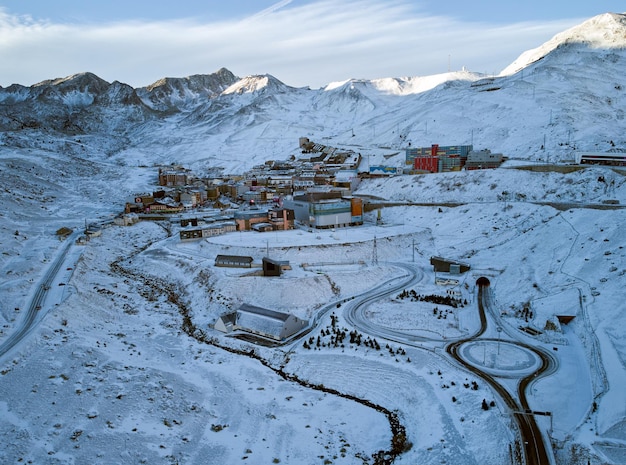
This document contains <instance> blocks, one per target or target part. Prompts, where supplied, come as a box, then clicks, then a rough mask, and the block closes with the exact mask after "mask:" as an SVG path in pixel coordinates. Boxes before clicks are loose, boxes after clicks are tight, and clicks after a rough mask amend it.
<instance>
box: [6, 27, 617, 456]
mask: <svg viewBox="0 0 626 465" xmlns="http://www.w3.org/2000/svg"><path fill="white" fill-rule="evenodd" d="M624 21H625V20H624V16H623V15H602V16H600V17H598V18H595V19H593V20H591V21H588V22H586V23H584V24H583V25H581V26H580V27H578V28H573V29H572V30H570V31H566V32H565V33H564V34H562V35H560V36H558V37H556V38H555V39H554V40H553V41H551V42H549V43H546V44H544V46H542V47H539V48H538V49H536V50H533V51H529V52H528V53H526V54H523V55H522V56H521V57H520V59H519V60H517V61H516V62H515V63H514V64H512V65H511V67H510V69H507V70H506V72H505V73H503V74H502V76H500V77H486V76H480V75H476V74H473V73H469V72H465V71H462V72H453V73H449V74H448V75H440V76H433V77H426V78H402V79H381V80H376V81H361V80H349V81H345V82H342V83H336V84H331V85H329V86H328V87H327V88H326V89H320V90H317V91H311V90H310V89H293V88H289V87H288V86H285V85H283V84H282V83H280V82H278V81H277V80H276V79H273V78H271V77H269V76H263V77H248V78H245V79H243V80H241V81H238V82H237V83H235V84H233V86H234V87H230V88H229V90H228V89H227V91H224V93H223V95H221V96H220V97H219V98H216V99H212V98H209V97H208V96H207V95H208V94H207V95H205V94H202V95H200V94H197V93H193V92H191V93H190V94H189V95H191V97H193V98H190V99H188V100H185V101H184V102H182V101H181V102H178V103H177V104H180V107H178V108H176V105H174V103H172V102H173V101H174V100H176V99H175V98H174V97H173V96H170V97H171V98H172V101H168V100H167V98H166V97H167V95H166V96H165V97H164V99H163V101H159V99H158V98H157V97H158V96H155V101H154V102H151V103H150V105H148V106H149V107H150V108H149V109H148V108H147V107H146V105H144V103H142V102H141V101H139V97H138V96H137V94H134V96H133V92H134V90H133V89H131V88H129V87H128V86H126V87H124V86H123V85H121V84H119V83H116V84H114V85H111V87H110V88H109V87H107V83H103V82H100V81H98V80H97V78H96V77H95V76H89V75H82V76H78V77H76V78H75V79H67V83H66V84H67V86H68V89H69V90H68V89H66V90H63V89H61V87H60V86H59V89H60V90H59V89H56V88H54V89H52V88H48V89H47V91H49V92H47V94H46V99H47V100H45V99H44V100H45V101H44V102H43V103H41V101H40V100H39V99H38V98H32V96H30V97H29V89H27V88H18V87H16V88H14V89H2V92H1V93H0V94H1V95H0V99H2V101H1V103H2V105H3V108H8V109H9V111H8V112H7V113H6V114H5V113H2V115H0V123H1V124H2V125H3V126H2V127H3V130H2V132H0V175H1V176H2V180H3V184H2V188H1V189H0V204H1V205H2V209H1V210H0V242H1V243H2V254H1V255H0V275H1V276H2V280H0V347H4V344H5V343H6V341H7V339H8V338H9V337H10V335H11V334H14V333H15V331H16V330H17V329H18V328H20V327H21V326H22V325H23V323H24V322H25V321H26V320H27V314H28V312H29V306H30V304H31V302H33V301H34V300H35V299H37V298H38V296H39V297H40V296H41V288H42V285H43V283H44V277H45V276H46V273H47V272H48V271H49V269H50V267H52V266H53V265H54V264H55V258H56V257H58V256H59V254H60V253H61V251H62V250H63V248H64V246H65V243H64V242H61V241H60V240H59V239H58V238H57V237H56V235H55V232H56V231H57V230H58V229H60V228H62V227H70V228H73V229H75V230H80V229H82V228H84V226H85V224H86V223H90V222H95V221H98V222H106V221H109V220H111V218H112V216H113V215H115V214H117V213H119V212H120V211H121V210H122V208H123V205H124V201H125V200H126V198H127V197H128V196H129V195H132V194H133V193H136V192H150V191H151V190H152V189H153V188H154V187H155V183H156V168H155V166H156V165H159V164H169V163H174V162H176V163H182V164H184V165H185V166H189V167H191V168H193V169H194V170H195V171H196V172H198V173H200V174H202V173H203V172H205V171H208V170H216V169H222V170H223V171H224V172H227V173H237V172H242V171H244V170H245V169H249V168H251V166H252V165H255V164H262V163H265V162H266V161H267V160H270V159H272V160H276V159H278V160H281V159H283V160H284V159H288V158H289V157H290V155H293V154H294V153H297V150H298V148H297V140H298V137H300V136H307V137H310V138H311V140H314V141H316V142H320V143H324V144H328V145H331V146H335V147H341V148H349V149H353V150H355V151H357V152H360V153H362V155H363V159H364V166H362V167H361V168H362V169H363V170H367V169H368V166H367V164H372V165H374V164H375V165H380V164H385V165H388V166H396V167H397V166H403V167H404V166H405V164H404V152H403V149H404V148H406V147H407V146H409V145H410V144H412V146H414V147H415V146H430V144H433V143H439V144H442V145H454V144H466V143H472V144H474V146H475V147H476V148H477V149H481V148H489V149H491V150H492V151H494V152H503V153H504V154H505V155H506V156H508V157H509V161H508V162H507V164H506V167H505V168H501V169H497V170H490V171H474V172H455V173H445V174H438V175H417V176H397V177H393V178H389V179H373V180H368V181H364V182H363V183H362V184H361V185H360V186H359V190H358V192H357V193H356V194H357V195H364V196H370V198H377V199H381V200H385V201H389V202H391V203H393V204H394V205H396V206H394V207H386V208H382V209H381V218H382V223H379V224H377V221H376V219H377V212H373V213H370V214H368V216H367V221H366V224H365V225H364V226H362V227H358V228H349V229H337V230H335V231H329V230H327V231H314V232H309V231H307V230H295V231H288V232H272V233H252V232H250V233H246V232H237V233H233V234H229V235H225V236H219V237H215V238H212V239H210V240H204V241H198V242H185V243H181V242H180V241H179V240H178V236H177V232H178V230H177V226H176V225H169V226H168V225H164V224H154V223H139V224H137V225H134V226H131V227H107V228H105V229H104V231H103V234H102V235H101V236H100V237H96V238H94V239H92V240H91V241H90V242H89V243H88V244H87V245H84V246H78V245H76V246H72V247H71V249H70V252H69V253H68V255H67V257H66V259H65V262H64V263H63V265H62V266H61V267H60V271H59V273H58V274H57V275H56V277H55V279H54V280H53V281H52V282H51V283H49V287H50V289H48V290H47V291H46V293H45V299H44V300H43V302H42V306H41V309H40V310H39V311H38V313H37V314H36V318H35V325H34V327H33V328H32V329H31V331H30V332H29V334H28V335H27V336H26V337H25V338H24V339H23V340H22V341H21V343H20V344H19V345H18V346H16V347H15V348H13V349H11V350H9V351H8V352H7V353H6V354H4V355H2V356H1V357H0V419H1V420H2V421H0V445H1V446H2V447H0V462H2V463H33V464H40V463H45V464H57V463H58V464H67V463H69V464H72V463H74V464H83V463H94V464H96V463H100V464H110V463H124V464H135V463H150V464H161V463H163V464H170V463H172V464H173V463H186V464H189V463H193V464H224V463H288V464H304V463H306V464H309V463H311V464H313V463H327V464H330V463H336V464H363V463H370V464H372V463H374V458H373V456H374V454H375V453H377V452H378V451H381V450H390V447H391V444H392V442H393V441H394V438H393V437H392V435H393V433H392V431H394V430H392V428H391V427H390V422H389V418H390V417H392V416H393V414H396V415H397V418H398V420H399V422H400V424H401V425H402V426H403V427H404V428H405V431H406V442H405V443H404V444H405V445H406V446H407V449H408V450H406V451H405V452H404V453H403V454H401V455H399V456H398V457H397V458H396V460H395V463H397V464H407V465H408V464H415V463H420V464H441V463H459V464H506V463H515V462H514V460H513V459H512V458H511V457H512V456H514V455H515V454H513V453H511V450H515V448H516V447H515V441H516V440H518V434H517V431H516V428H515V427H514V424H513V419H512V415H511V412H510V411H509V410H508V409H507V407H506V406H505V404H504V403H503V402H502V399H500V397H499V395H498V394H497V393H496V391H494V390H493V389H492V388H490V387H489V385H488V384H487V383H486V382H484V381H483V380H482V379H480V378H479V377H477V376H476V375H474V374H472V373H471V372H469V371H467V370H466V369H464V368H463V367H461V366H460V365H458V364H457V363H455V362H454V361H453V360H452V359H451V358H450V357H449V356H448V355H447V353H446V351H445V346H446V344H447V343H449V342H451V341H454V340H457V339H463V338H467V337H469V336H470V335H471V334H474V333H475V332H476V330H477V328H478V327H479V317H478V311H477V301H476V297H477V289H476V280H477V279H478V278H479V277H487V278H488V279H489V281H490V283H491V285H490V292H491V293H490V296H491V301H492V302H493V303H494V305H493V308H491V309H490V310H489V315H488V318H489V321H490V325H489V327H488V331H487V333H485V335H484V336H483V337H482V339H478V340H476V341H473V342H468V343H467V344H465V345H463V346H462V347H461V349H460V352H461V353H462V355H463V357H464V358H465V360H466V361H467V362H469V363H470V364H471V365H473V366H476V367H479V368H480V369H482V370H483V371H484V372H486V373H489V374H491V375H492V376H494V377H496V379H497V380H498V382H499V383H500V384H501V385H503V386H504V387H506V389H507V390H508V392H510V393H511V394H512V395H514V396H515V393H516V387H517V383H518V381H519V379H520V378H521V377H522V376H525V375H526V374H528V373H531V372H532V371H533V370H534V369H535V368H536V366H537V364H538V360H537V357H536V356H535V355H534V353H533V352H532V351H530V350H528V349H527V348H524V347H523V346H521V345H518V344H516V342H520V343H525V344H529V345H531V346H534V347H538V348H543V349H544V350H545V351H546V352H548V353H550V354H551V355H552V357H553V358H554V359H555V360H556V362H557V363H556V369H555V370H554V372H552V373H549V374H548V375H546V376H544V377H541V378H539V379H537V380H535V381H534V382H533V383H531V384H530V386H529V388H528V390H527V393H526V394H527V397H528V402H529V406H530V408H531V409H532V410H534V411H540V412H550V413H551V415H550V416H537V418H536V420H537V422H538V424H539V425H540V427H541V429H542V432H543V436H544V438H545V439H546V440H547V443H548V444H551V446H552V452H553V454H554V457H555V460H554V463H555V464H557V465H565V464H568V465H570V464H572V465H585V464H588V463H603V464H605V463H606V464H624V463H626V403H625V402H624V395H623V386H624V385H625V382H626V343H625V342H624V341H625V338H624V330H623V328H624V300H623V289H624V288H625V287H626V266H625V263H626V260H624V254H625V252H624V247H625V246H626V244H625V242H626V240H625V238H624V235H623V231H622V230H621V229H622V228H621V227H622V225H623V224H624V223H625V220H626V217H625V216H626V212H625V211H624V209H623V208H622V207H623V205H625V204H626V177H625V175H624V172H619V171H614V170H611V169H609V168H587V169H584V170H575V169H574V168H573V167H571V166H568V165H565V164H562V165H561V166H560V167H561V169H562V171H563V172H557V171H551V170H550V169H549V168H547V164H548V163H553V162H564V163H567V162H571V161H572V160H573V159H574V154H575V152H576V151H578V150H594V151H596V150H597V151H606V150H608V149H611V148H613V147H617V148H620V147H624V146H626V140H625V139H624V135H623V120H624V111H625V110H626V108H625V107H624V102H625V100H624V99H623V95H622V93H623V89H624V86H626V83H624V82H623V76H624V75H623V59H624V46H623V38H624V34H623V30H624ZM599 31H601V32H599ZM585 37H587V39H585ZM588 45H591V46H588ZM518 70H519V71H518ZM226 75H227V73H226V72H222V73H221V74H220V76H222V78H224V76H226ZM226 77H228V76H226ZM224 79H225V81H224V82H226V81H228V79H226V78H224ZM220 82H221V81H220ZM81 83H82V84H81ZM85 83H86V84H85ZM90 83H91V84H90ZM94 83H95V84H94ZM79 84H80V85H79ZM222 84H223V83H222ZM90 85H95V87H97V88H106V89H107V93H106V94H99V95H98V99H97V101H98V102H99V104H98V105H99V106H98V105H89V102H91V101H92V100H93V101H94V102H95V100H94V98H95V97H94V95H93V94H89V92H90V91H89V90H85V89H87V88H88V87H89V86H90ZM229 85H230V84H229ZM72 86H74V89H77V88H79V87H80V89H81V91H80V92H78V93H75V92H74V90H72ZM223 87H224V88H226V87H228V86H227V85H225V86H223ZM30 90H32V91H33V92H35V93H36V92H39V91H42V92H43V90H45V89H44V88H43V87H38V88H36V89H34V90H33V89H30ZM223 90H224V89H221V91H223ZM221 91H220V92H221ZM63 92H66V94H63ZM147 92H148V90H147V89H144V90H143V93H142V92H139V94H141V95H142V96H143V98H144V99H146V98H147V97H146V96H145V95H147ZM116 93H120V95H124V96H125V97H124V99H123V104H120V103H119V102H120V101H119V100H116V99H115V98H114V96H115V95H117V94H116ZM165 93H166V92H165V91H164V94H165ZM185 95H186V94H185ZM55 96H56V97H55ZM88 97H89V98H88ZM55 98H56V99H57V100H55ZM29 99H31V100H29ZM168 102H169V103H168ZM22 104H23V106H20V105H22ZM160 105H161V106H163V108H166V109H167V110H168V112H165V113H164V114H163V115H160V116H155V115H157V113H156V112H153V111H152V109H153V108H157V107H158V108H160ZM68 115H69V116H68ZM521 165H527V166H525V167H524V166H521ZM544 168H545V170H544ZM570 169H571V170H572V171H571V172H567V171H569V170H570ZM615 202H617V205H614V203H615ZM452 205H455V206H452ZM217 254H233V255H236V254H241V255H248V256H251V257H253V258H254V261H255V264H260V262H261V259H262V258H263V257H264V256H266V255H269V256H270V257H272V258H274V259H278V260H286V261H289V263H290V268H291V269H289V270H287V271H285V272H284V273H283V274H282V276H280V277H276V278H264V277H260V276H258V275H257V274H256V273H254V271H257V270H258V268H253V269H252V270H249V269H248V270H238V269H232V268H217V267H215V266H214V259H215V256H216V255H217ZM433 255H437V256H442V257H446V258H451V259H455V260H459V261H462V262H465V263H468V264H470V266H471V270H470V271H469V272H466V273H464V274H462V275H460V276H452V277H450V276H445V275H444V276H439V275H437V276H435V273H434V272H433V269H432V266H431V265H430V263H429V259H430V257H431V256H433ZM407 267H408V269H411V270H413V272H414V273H415V276H416V279H415V281H414V282H413V283H412V284H411V285H410V286H408V287H407V288H406V289H404V290H403V291H406V292H401V291H398V292H393V293H391V294H389V295H386V296H384V297H382V298H380V299H378V300H375V301H372V302H370V303H369V305H368V306H367V307H366V308H364V309H363V311H362V317H363V318H364V320H366V322H367V324H368V326H367V328H368V330H369V331H371V332H372V333H374V332H375V333H376V334H375V335H374V334H368V333H367V332H366V331H365V330H364V329H363V328H362V327H361V328H359V329H358V331H357V332H359V334H360V335H361V336H362V343H361V344H357V343H356V342H352V343H350V342H349V338H348V339H346V340H344V341H343V347H342V346H341V343H337V342H336V339H334V340H332V339H331V338H333V337H334V336H333V334H332V332H331V329H333V326H332V325H333V321H335V324H336V325H337V327H338V328H340V329H341V330H345V332H346V333H349V332H350V331H356V329H355V328H353V327H352V326H351V324H349V323H348V321H353V319H352V318H353V315H350V314H349V313H348V312H349V309H350V308H352V307H351V305H352V304H353V303H356V302H359V301H360V300H359V299H365V298H367V297H370V294H368V291H370V290H371V289H372V288H377V289H379V290H380V289H385V287H386V286H389V287H391V286H392V285H393V284H394V283H396V282H398V280H400V279H403V278H404V277H405V276H406V273H407ZM437 277H444V278H452V279H458V280H459V283H458V284H457V285H452V284H450V285H447V286H441V285H437V284H436V283H435V278H437ZM46 282H47V281H46ZM46 286H48V284H46ZM447 290H451V291H454V292H455V293H460V296H459V298H460V299H461V300H462V302H463V305H462V306H457V307H452V306H448V305H442V304H434V303H432V302H428V301H425V300H419V299H412V298H410V297H408V298H407V297H406V296H407V295H408V296H411V295H413V293H414V294H415V295H423V296H424V295H439V296H444V295H446V291H447ZM242 303H249V304H254V305H258V306H261V307H266V308H270V309H275V310H280V311H284V312H290V313H293V314H295V315H296V316H298V317H300V318H304V319H307V320H310V321H316V323H317V325H316V326H315V328H313V329H312V330H311V332H310V333H308V334H306V335H305V336H303V338H301V339H298V340H295V341H291V342H289V343H288V344H287V345H284V346H279V347H264V346H257V345H254V344H252V343H249V342H245V341H243V340H241V339H236V338H232V337H229V336H226V335H224V334H222V333H219V332H217V331H215V330H213V329H212V327H211V325H212V324H213V323H214V322H215V320H216V319H217V318H218V316H220V315H221V314H223V313H224V312H226V311H231V310H234V309H236V308H238V307H239V305H241V304H242ZM329 306H330V307H329ZM558 316H562V317H563V316H570V317H571V316H574V319H573V320H571V321H570V322H569V323H567V324H565V323H562V322H560V321H559V319H558ZM318 317H319V321H318V319H317V318H318ZM561 321H562V320H561ZM520 327H526V328H531V330H532V329H535V330H538V331H540V332H541V334H539V335H536V336H531V335H530V334H528V333H527V332H524V331H522V330H520ZM497 328H500V331H498V330H497ZM381 334H389V335H391V334H393V340H385V338H384V337H383V336H381ZM390 337H391V336H390ZM372 339H376V342H377V343H378V344H380V350H378V349H376V344H374V342H372ZM318 340H319V346H318V344H317V341H318ZM365 341H367V344H365ZM305 342H307V344H306V345H305ZM252 351H253V352H252ZM483 401H485V402H486V403H487V406H488V407H489V408H488V409H487V410H485V409H483ZM492 402H493V405H492ZM395 439H398V438H395ZM408 446H410V447H408Z"/></svg>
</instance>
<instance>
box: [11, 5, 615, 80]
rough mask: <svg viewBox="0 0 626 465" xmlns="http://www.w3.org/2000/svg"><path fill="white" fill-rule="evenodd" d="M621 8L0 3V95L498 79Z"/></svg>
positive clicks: (611, 6)
mask: <svg viewBox="0 0 626 465" xmlns="http://www.w3.org/2000/svg"><path fill="white" fill-rule="evenodd" d="M625 10H626V6H623V2H621V1H617V0H595V1H594V2H587V1H585V2H583V1H579V0H574V1H567V2H566V1H560V0H555V1H545V0H543V1H540V0H526V1H524V2H521V1H518V2H503V1H501V0H500V1H480V0H474V1H469V2H468V1H467V0H465V1H456V0H448V1H442V0H421V1H415V0H413V1H411V0H281V1H266V0H226V1H207V0H204V1H201V0H186V1H184V2H173V1H171V0H169V1H159V0H152V1H143V0H125V1H120V0H108V1H106V2H97V1H74V0H55V1H53V2H51V1H50V0H29V1H25V0H8V1H7V0H4V1H3V0H0V86H8V85H10V84H12V83H20V84H23V85H31V84H34V83H36V82H39V81H42V80H44V79H51V78H56V77H64V76H68V75H71V74H74V73H78V72H83V71H90V72H93V73H95V74H97V75H98V76H100V77H102V78H103V79H106V80H107V81H110V82H111V81H114V80H118V81H121V82H125V83H128V84H130V85H132V86H135V87H138V86H145V85H148V84H151V83H152V82H154V81H156V80H158V79H160V78H162V77H166V76H171V77H183V76H188V75H191V74H205V73H211V72H214V71H216V70H217V69H219V68H221V67H226V68H228V69H230V70H231V71H232V72H234V73H235V74H237V75H239V76H246V75H249V74H265V73H268V74H272V75H274V76H275V77H277V78H278V79H280V80H282V81H283V82H285V83H286V84H289V85H293V86H297V87H302V86H307V85H308V86H311V87H314V88H315V87H320V86H324V85H326V84H328V83H330V82H333V81H341V80H345V79H349V78H365V79H375V78H381V77H400V76H425V75H431V74H438V73H443V72H446V71H448V69H451V70H457V69H461V68H462V67H466V68H467V69H469V70H470V71H476V72H484V73H498V72H500V71H501V70H502V69H503V68H505V67H506V66H507V65H509V64H510V63H511V62H512V61H513V60H515V59H516V58H517V57H518V56H519V55H520V54H521V53H522V52H524V51H526V50H528V49H530V48H534V47H537V46H539V45H541V44H542V43H543V42H545V41H546V40H548V39H550V38H551V37H552V36H554V35H555V34H556V33H558V32H561V31H563V30H565V29H567V28H569V27H572V26H575V25H577V24H580V23H581V22H583V21H584V20H586V19H589V18H591V17H593V16H595V15H598V14H601V13H606V12H624V11H625Z"/></svg>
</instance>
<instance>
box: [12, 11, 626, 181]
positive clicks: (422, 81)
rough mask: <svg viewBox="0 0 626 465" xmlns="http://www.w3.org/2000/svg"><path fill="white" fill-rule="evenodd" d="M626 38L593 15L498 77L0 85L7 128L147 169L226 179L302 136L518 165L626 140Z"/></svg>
mask: <svg viewBox="0 0 626 465" xmlns="http://www.w3.org/2000/svg"><path fill="white" fill-rule="evenodd" d="M625 31H626V24H625V20H624V15H619V14H609V13H607V14H605V15H601V16H598V17H595V18H592V19H590V20H589V21H586V22H585V23H583V24H581V25H579V26H577V27H575V28H572V29H570V30H568V31H565V32H563V33H561V34H558V35H556V36H555V37H554V38H553V39H551V40H550V41H548V42H546V43H545V44H543V45H542V46H540V47H538V48H537V49H535V50H531V51H528V52H525V53H523V54H522V55H521V56H520V58H519V59H517V60H515V62H513V63H512V64H511V65H510V66H509V67H507V68H506V69H505V70H504V71H503V72H502V73H501V74H500V75H498V76H486V75H479V74H476V73H471V72H469V71H465V70H463V71H459V72H451V73H445V74H441V75H437V76H428V77H405V78H385V79H377V80H372V81H367V80H357V79H350V80H347V81H344V82H339V83H331V84H329V85H327V86H326V87H324V88H321V89H309V88H293V87H290V86H288V85H285V84H283V83H282V82H280V81H279V80H278V79H276V78H275V77H273V76H270V75H261V76H247V77H244V78H239V77H236V76H234V75H233V74H232V73H231V72H230V71H228V70H226V69H220V70H219V71H217V72H215V73H213V74H208V75H195V76H190V77H186V78H165V79H162V80H159V81H157V82H155V83H153V84H151V85H149V86H147V87H142V88H138V89H132V88H130V87H129V86H126V85H124V84H121V83H118V82H114V83H111V84H110V83H107V82H105V81H103V80H102V79H100V78H98V77H97V76H94V75H93V74H90V73H82V74H77V75H74V76H70V77H67V78H63V79H51V80H46V81H43V82H41V83H39V84H36V85H33V86H31V87H24V86H20V85H13V86H10V87H7V88H2V89H0V110H1V111H0V129H1V130H2V131H3V133H5V134H6V133H10V134H12V135H14V136H17V135H19V136H20V137H21V136H25V137H28V138H31V136H32V135H33V134H34V132H33V131H41V132H45V133H46V134H49V135H57V136H59V137H66V136H72V137H80V136H81V135H84V134H89V135H90V136H96V135H98V136H100V137H101V139H102V143H103V144H104V145H103V147H102V149H103V151H104V152H106V153H107V154H109V156H112V155H116V154H117V155H119V156H123V155H125V154H128V151H129V150H136V151H138V152H139V153H140V154H143V155H140V158H142V159H143V158H145V159H146V160H148V159H149V161H151V162H168V161H173V160H176V161H179V162H183V163H186V164H190V165H194V164H215V165H219V166H223V167H224V168H226V169H227V170H229V171H232V170H243V169H245V168H248V167H250V166H251V165H253V164H255V163H258V162H260V161H263V159H264V158H267V157H272V158H273V157H277V156H278V157H280V156H283V155H285V154H289V152H293V151H295V150H297V140H298V137H299V136H303V135H305V136H309V137H310V138H311V139H313V140H316V139H325V140H329V139H330V140H332V141H333V143H334V144H335V145H341V144H344V145H350V146H356V147H359V150H362V151H364V152H368V151H370V154H371V155H372V156H375V155H376V154H377V153H379V151H377V150H376V148H377V147H391V148H393V149H394V150H400V149H402V148H405V147H407V146H408V144H409V143H410V144H411V145H412V146H429V145H431V144H433V143H439V144H441V145H455V144H470V143H473V145H475V146H476V147H477V148H489V149H491V150H492V151H496V152H503V153H505V154H506V155H507V156H509V157H511V158H520V159H526V160H545V159H546V158H549V159H551V160H553V161H557V160H561V161H564V160H568V159H572V157H573V152H574V151H575V150H577V149H581V150H605V149H608V148H611V147H612V146H614V145H617V146H624V145H626V141H625V140H624V136H623V131H621V130H620V128H622V127H623V121H624V117H625V110H626V108H625V104H624V102H625V101H626V100H625V99H624V98H623V92H624V90H625V89H624V83H623V75H624V73H623V70H624V67H625V65H624V61H625V59H626V51H625V50H626V38H625V37H626V32H625ZM173 134H176V136H172V135H173ZM120 137H122V138H123V140H124V144H122V145H121V146H120V144H119V143H118V142H119V138H120ZM107 140H108V141H109V143H110V145H109V143H107ZM181 141H185V143H184V144H181V143H180V142H181ZM8 145H10V144H8ZM251 146H254V150H253V151H252V152H254V153H250V152H251V150H250V147H251ZM146 147H149V148H150V153H149V155H148V154H147V153H145V149H146ZM393 162H394V163H396V164H400V163H401V157H398V159H394V160H393Z"/></svg>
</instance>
